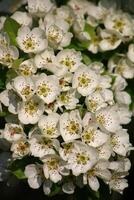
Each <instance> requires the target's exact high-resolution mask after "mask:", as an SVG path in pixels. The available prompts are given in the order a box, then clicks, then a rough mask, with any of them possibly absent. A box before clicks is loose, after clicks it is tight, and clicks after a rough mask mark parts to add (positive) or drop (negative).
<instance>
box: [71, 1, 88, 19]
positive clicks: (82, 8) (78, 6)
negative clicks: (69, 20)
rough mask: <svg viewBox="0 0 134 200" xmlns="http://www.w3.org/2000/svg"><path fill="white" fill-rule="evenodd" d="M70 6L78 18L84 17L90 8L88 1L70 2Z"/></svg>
mask: <svg viewBox="0 0 134 200" xmlns="http://www.w3.org/2000/svg"><path fill="white" fill-rule="evenodd" d="M68 5H69V6H70V7H71V8H72V9H73V11H74V13H75V14H76V15H78V16H80V15H81V16H82V15H84V14H85V13H86V11H87V8H88V6H89V2H88V1H85V0H84V1H82V0H70V1H69V2H68Z"/></svg>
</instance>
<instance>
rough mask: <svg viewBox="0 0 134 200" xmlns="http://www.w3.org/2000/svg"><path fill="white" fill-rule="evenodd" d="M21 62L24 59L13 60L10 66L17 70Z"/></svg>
mask: <svg viewBox="0 0 134 200" xmlns="http://www.w3.org/2000/svg"><path fill="white" fill-rule="evenodd" d="M23 60H24V58H19V59H17V60H15V61H14V62H13V64H12V68H15V69H17V68H18V67H19V66H20V64H21V63H22V62H23Z"/></svg>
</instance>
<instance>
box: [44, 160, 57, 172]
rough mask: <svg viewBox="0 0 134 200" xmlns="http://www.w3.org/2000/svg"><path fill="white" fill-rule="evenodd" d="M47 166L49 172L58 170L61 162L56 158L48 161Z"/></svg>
mask: <svg viewBox="0 0 134 200" xmlns="http://www.w3.org/2000/svg"><path fill="white" fill-rule="evenodd" d="M47 166H48V168H49V170H57V169H58V166H59V161H58V160H57V159H55V158H51V159H50V160H48V161H47Z"/></svg>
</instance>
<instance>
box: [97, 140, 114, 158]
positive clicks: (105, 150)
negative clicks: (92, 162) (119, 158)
mask: <svg viewBox="0 0 134 200" xmlns="http://www.w3.org/2000/svg"><path fill="white" fill-rule="evenodd" d="M97 151H98V154H99V159H100V160H101V159H102V160H103V159H104V160H108V159H109V158H110V157H111V155H112V147H111V145H110V141H109V140H108V141H107V142H106V143H105V144H103V145H102V146H100V147H97Z"/></svg>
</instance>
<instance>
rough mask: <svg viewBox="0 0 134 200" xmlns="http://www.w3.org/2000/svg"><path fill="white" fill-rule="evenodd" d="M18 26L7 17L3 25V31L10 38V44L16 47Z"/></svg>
mask: <svg viewBox="0 0 134 200" xmlns="http://www.w3.org/2000/svg"><path fill="white" fill-rule="evenodd" d="M19 28H20V25H19V24H18V23H17V22H16V21H15V20H14V19H12V18H10V17H7V18H6V21H5V23H4V31H5V32H6V33H7V34H8V36H9V38H10V44H12V45H15V46H17V42H16V36H17V32H18V29H19Z"/></svg>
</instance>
